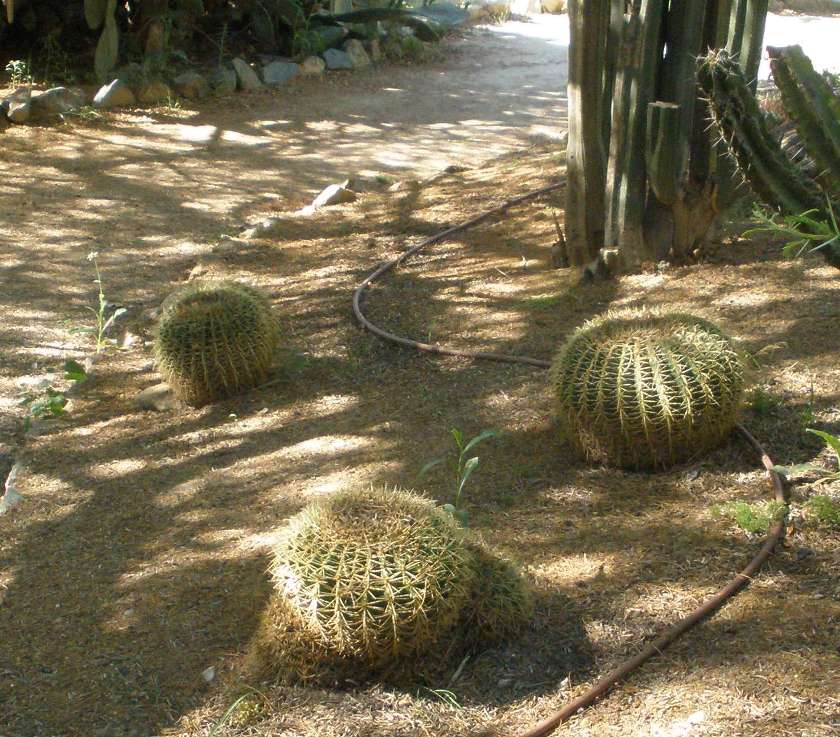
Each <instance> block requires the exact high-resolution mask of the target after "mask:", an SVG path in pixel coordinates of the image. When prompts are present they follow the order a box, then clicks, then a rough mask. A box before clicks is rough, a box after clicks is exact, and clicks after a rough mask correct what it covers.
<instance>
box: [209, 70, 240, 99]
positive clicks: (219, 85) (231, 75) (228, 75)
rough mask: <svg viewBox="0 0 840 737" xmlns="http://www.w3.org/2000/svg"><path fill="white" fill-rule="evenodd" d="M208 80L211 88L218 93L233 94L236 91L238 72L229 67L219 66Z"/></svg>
mask: <svg viewBox="0 0 840 737" xmlns="http://www.w3.org/2000/svg"><path fill="white" fill-rule="evenodd" d="M208 82H209V83H210V89H211V90H212V91H213V92H214V93H216V94H217V95H232V94H233V93H234V92H236V72H235V71H233V69H230V68H229V67H217V69H216V71H214V72H213V74H211V75H210V79H209V80H208Z"/></svg>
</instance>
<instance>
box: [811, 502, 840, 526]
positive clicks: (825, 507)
mask: <svg viewBox="0 0 840 737" xmlns="http://www.w3.org/2000/svg"><path fill="white" fill-rule="evenodd" d="M805 508H806V509H807V510H808V516H809V517H811V518H813V519H814V520H816V521H817V523H818V524H820V525H822V526H824V527H831V528H834V529H840V501H837V500H836V499H832V498H831V497H830V496H827V495H825V494H819V495H817V496H812V497H811V498H810V499H809V500H808V501H807V503H806V504H805Z"/></svg>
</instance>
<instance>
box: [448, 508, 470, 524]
mask: <svg viewBox="0 0 840 737" xmlns="http://www.w3.org/2000/svg"><path fill="white" fill-rule="evenodd" d="M452 516H453V517H454V518H455V519H456V520H457V521H458V523H459V524H460V525H461V527H469V521H470V515H469V512H467V510H466V509H456V510H455V511H454V512H453V513H452Z"/></svg>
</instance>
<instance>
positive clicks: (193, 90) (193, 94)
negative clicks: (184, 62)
mask: <svg viewBox="0 0 840 737" xmlns="http://www.w3.org/2000/svg"><path fill="white" fill-rule="evenodd" d="M172 84H173V86H174V87H175V91H176V92H177V93H178V94H179V95H181V97H186V98H187V99H188V100H201V99H202V98H204V97H207V93H208V92H209V91H210V88H209V86H208V84H207V80H206V79H204V77H202V76H201V75H200V74H199V73H198V72H184V73H183V74H179V75H178V76H177V77H175V79H173V80H172Z"/></svg>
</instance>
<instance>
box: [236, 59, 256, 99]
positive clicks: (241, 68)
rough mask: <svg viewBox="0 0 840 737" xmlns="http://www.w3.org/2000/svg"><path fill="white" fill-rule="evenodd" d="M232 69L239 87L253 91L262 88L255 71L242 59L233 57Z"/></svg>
mask: <svg viewBox="0 0 840 737" xmlns="http://www.w3.org/2000/svg"><path fill="white" fill-rule="evenodd" d="M233 70H234V71H235V72H236V77H237V79H238V80H239V88H240V89H242V90H245V91H246V92H253V91H254V90H258V89H261V88H262V86H263V85H262V82H260V78H259V77H258V76H257V73H256V72H255V71H254V70H253V69H251V67H250V66H249V65H248V63H247V62H246V61H245V60H244V59H234V60H233Z"/></svg>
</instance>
